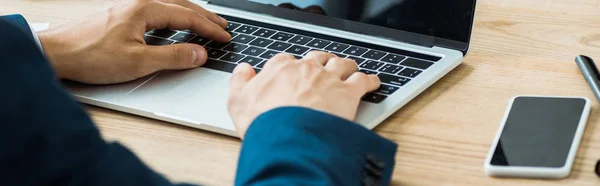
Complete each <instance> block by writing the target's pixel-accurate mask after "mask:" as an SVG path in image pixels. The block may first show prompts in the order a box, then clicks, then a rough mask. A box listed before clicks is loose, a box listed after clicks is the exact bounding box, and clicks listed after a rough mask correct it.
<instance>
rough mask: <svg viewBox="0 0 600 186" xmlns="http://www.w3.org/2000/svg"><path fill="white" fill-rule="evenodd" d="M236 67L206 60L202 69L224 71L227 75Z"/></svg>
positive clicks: (213, 60)
mask: <svg viewBox="0 0 600 186" xmlns="http://www.w3.org/2000/svg"><path fill="white" fill-rule="evenodd" d="M236 66H237V64H233V63H227V62H224V61H219V60H215V59H208V60H206V63H204V65H202V67H204V68H209V69H214V70H219V71H225V72H229V73H231V72H233V69H235V67H236Z"/></svg>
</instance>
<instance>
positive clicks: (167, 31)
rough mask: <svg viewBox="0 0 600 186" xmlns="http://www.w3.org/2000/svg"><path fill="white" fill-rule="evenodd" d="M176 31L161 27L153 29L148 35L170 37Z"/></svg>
mask: <svg viewBox="0 0 600 186" xmlns="http://www.w3.org/2000/svg"><path fill="white" fill-rule="evenodd" d="M176 33H177V31H175V30H170V29H161V30H154V31H153V32H152V33H151V34H150V35H152V36H156V37H162V38H170V37H171V36H173V35H175V34H176Z"/></svg>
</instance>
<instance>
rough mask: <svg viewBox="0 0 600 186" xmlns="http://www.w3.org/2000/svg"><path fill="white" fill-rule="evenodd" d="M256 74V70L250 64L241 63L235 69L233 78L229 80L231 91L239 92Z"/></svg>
mask: <svg viewBox="0 0 600 186" xmlns="http://www.w3.org/2000/svg"><path fill="white" fill-rule="evenodd" d="M254 76H256V72H255V71H254V68H252V66H250V64H248V63H240V64H239V65H238V66H237V67H235V69H234V70H233V76H231V80H230V81H229V91H230V92H239V91H240V90H241V89H242V87H244V85H246V83H248V81H250V80H251V79H252V78H253V77H254Z"/></svg>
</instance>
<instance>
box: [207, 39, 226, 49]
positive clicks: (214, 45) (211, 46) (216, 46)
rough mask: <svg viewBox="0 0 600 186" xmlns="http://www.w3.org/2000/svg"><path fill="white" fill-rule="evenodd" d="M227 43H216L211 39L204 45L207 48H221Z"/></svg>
mask: <svg viewBox="0 0 600 186" xmlns="http://www.w3.org/2000/svg"><path fill="white" fill-rule="evenodd" d="M228 44H229V43H218V42H215V41H211V42H210V43H208V44H207V45H206V47H208V48H214V49H222V48H223V47H225V46H227V45H228Z"/></svg>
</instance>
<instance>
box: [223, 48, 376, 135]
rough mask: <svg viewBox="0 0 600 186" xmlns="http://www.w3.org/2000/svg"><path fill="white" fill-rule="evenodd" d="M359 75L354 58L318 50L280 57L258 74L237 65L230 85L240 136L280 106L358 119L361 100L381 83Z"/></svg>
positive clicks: (231, 103)
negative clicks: (258, 118) (297, 56)
mask: <svg viewBox="0 0 600 186" xmlns="http://www.w3.org/2000/svg"><path fill="white" fill-rule="evenodd" d="M357 70H358V66H357V64H356V62H354V61H352V60H350V59H343V58H338V57H336V56H334V55H333V54H329V53H325V52H317V51H313V52H310V53H308V54H307V55H306V56H305V57H304V58H303V59H301V60H296V58H294V56H291V55H288V54H278V55H276V56H274V57H273V58H271V59H270V60H269V61H268V62H267V63H266V64H265V67H264V68H263V70H262V71H261V72H260V74H258V75H256V73H255V71H254V69H253V68H252V67H251V66H250V65H248V64H246V63H242V64H240V65H238V66H237V68H236V69H235V70H234V72H233V76H232V78H231V82H230V92H231V94H230V96H229V101H228V109H229V114H230V115H231V117H232V119H233V122H234V124H235V127H236V131H237V133H238V135H239V137H240V138H243V137H244V134H245V133H246V130H247V129H248V127H249V125H250V124H251V123H252V121H253V120H254V119H255V118H256V117H258V116H259V115H260V114H262V113H264V112H266V111H269V110H271V109H274V108H277V107H284V106H301V107H306V108H311V109H315V110H320V111H323V112H326V113H329V114H333V115H335V116H339V117H341V118H344V119H347V120H351V121H352V120H354V117H356V111H357V109H358V105H359V103H360V99H361V97H362V96H363V95H365V94H366V93H367V92H371V91H374V90H376V89H377V88H378V87H379V84H380V82H379V78H378V77H377V76H375V75H365V74H364V73H362V72H356V71H357Z"/></svg>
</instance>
